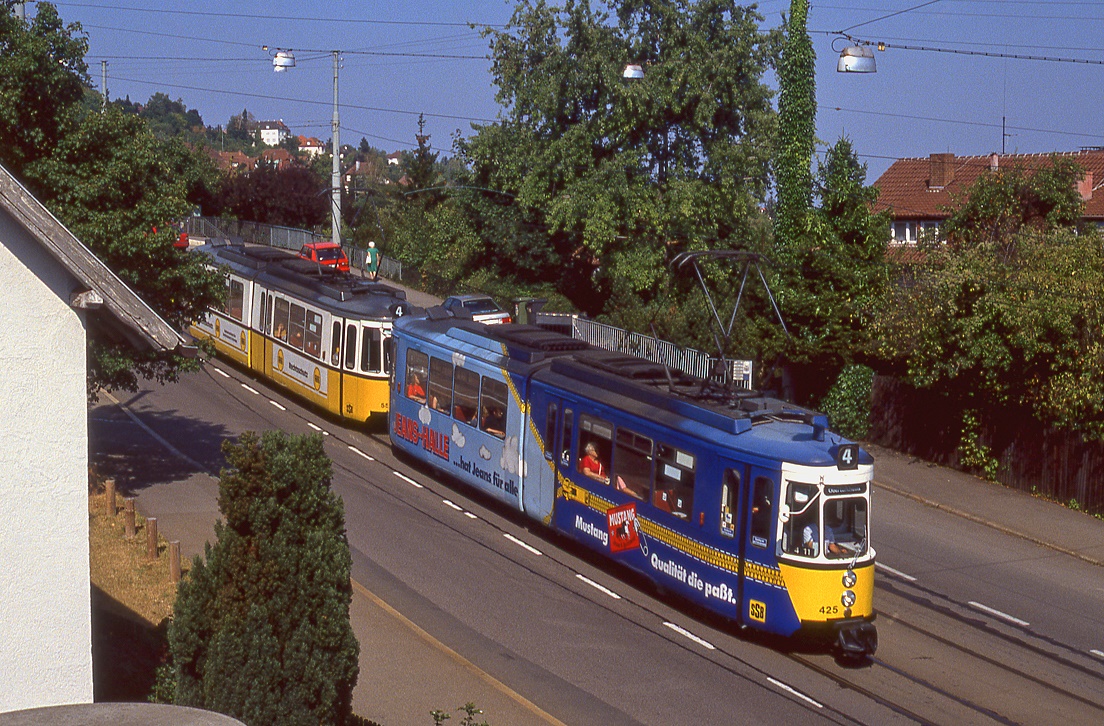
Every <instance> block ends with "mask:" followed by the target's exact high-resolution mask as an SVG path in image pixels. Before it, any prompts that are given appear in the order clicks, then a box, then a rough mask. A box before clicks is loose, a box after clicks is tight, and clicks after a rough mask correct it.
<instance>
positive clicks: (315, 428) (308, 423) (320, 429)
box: [307, 421, 330, 436]
mask: <svg viewBox="0 0 1104 726" xmlns="http://www.w3.org/2000/svg"><path fill="white" fill-rule="evenodd" d="M307 426H310V427H311V428H312V429H314V430H315V431H317V432H318V433H320V434H322V435H323V436H329V435H330V432H329V431H327V430H326V429H324V428H322V427H320V426H315V425H314V424H312V423H311V422H310V421H307Z"/></svg>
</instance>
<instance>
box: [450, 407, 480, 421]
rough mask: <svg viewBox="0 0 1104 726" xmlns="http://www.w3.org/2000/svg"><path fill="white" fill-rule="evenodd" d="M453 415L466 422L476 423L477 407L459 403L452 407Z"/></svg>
mask: <svg viewBox="0 0 1104 726" xmlns="http://www.w3.org/2000/svg"><path fill="white" fill-rule="evenodd" d="M452 417H453V418H454V419H456V420H457V421H463V422H464V423H466V424H474V423H475V409H472V408H468V407H467V406H461V405H460V404H459V403H458V404H456V405H455V406H453V407H452Z"/></svg>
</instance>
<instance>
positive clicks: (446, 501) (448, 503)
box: [441, 499, 464, 512]
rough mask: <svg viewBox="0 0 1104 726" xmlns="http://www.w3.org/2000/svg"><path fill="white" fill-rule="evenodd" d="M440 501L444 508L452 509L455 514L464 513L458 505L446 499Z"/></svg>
mask: <svg viewBox="0 0 1104 726" xmlns="http://www.w3.org/2000/svg"><path fill="white" fill-rule="evenodd" d="M441 501H442V502H444V503H445V506H448V507H452V508H453V509H455V510H456V511H457V512H463V511H464V508H463V507H461V506H460V505H459V504H457V503H455V502H450V501H449V500H448V499H442V500H441Z"/></svg>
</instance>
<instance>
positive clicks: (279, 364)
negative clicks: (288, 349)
mask: <svg viewBox="0 0 1104 726" xmlns="http://www.w3.org/2000/svg"><path fill="white" fill-rule="evenodd" d="M276 370H278V371H282V370H284V351H283V350H278V351H276Z"/></svg>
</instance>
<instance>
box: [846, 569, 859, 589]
mask: <svg viewBox="0 0 1104 726" xmlns="http://www.w3.org/2000/svg"><path fill="white" fill-rule="evenodd" d="M858 580H859V577H858V575H856V574H855V571H854V570H848V571H847V572H845V573H843V586H844V587H846V588H847V589H849V590H850V589H851V588H852V587H854V586H855V583H856V582H858Z"/></svg>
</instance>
